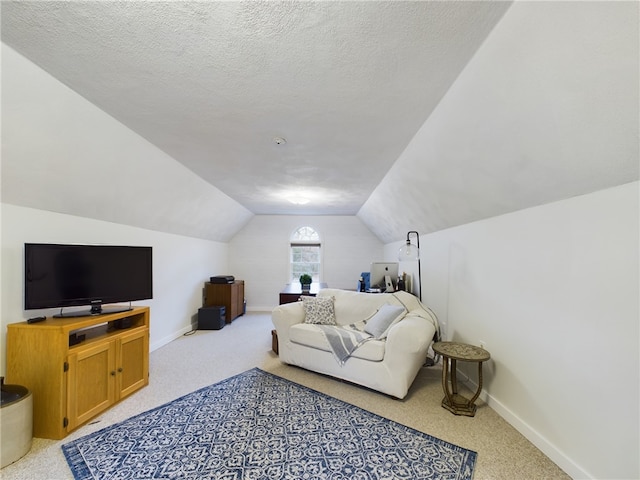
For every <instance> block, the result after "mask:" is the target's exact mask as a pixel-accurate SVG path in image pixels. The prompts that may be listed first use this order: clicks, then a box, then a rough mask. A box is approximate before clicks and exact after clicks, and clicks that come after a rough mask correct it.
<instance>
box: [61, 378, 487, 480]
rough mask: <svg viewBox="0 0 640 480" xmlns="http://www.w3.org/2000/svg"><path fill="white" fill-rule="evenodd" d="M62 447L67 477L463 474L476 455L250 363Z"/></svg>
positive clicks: (229, 479) (369, 479) (334, 479)
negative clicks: (248, 367) (235, 372)
mask: <svg viewBox="0 0 640 480" xmlns="http://www.w3.org/2000/svg"><path fill="white" fill-rule="evenodd" d="M62 449H63V451H64V454H65V456H66V458H67V462H68V463H69V466H70V467H71V471H72V472H73V476H74V477H75V478H76V480H88V479H96V480H107V479H114V480H115V479H117V480H129V479H176V480H178V479H180V480H183V479H194V480H195V479H198V480H200V479H220V480H249V479H252V480H253V479H255V480H257V479H265V480H266V479H283V480H285V479H289V480H294V479H313V480H317V479H327V480H378V479H380V480H381V479H385V480H395V479H406V480H420V479H430V480H431V479H446V480H467V479H471V478H472V477H473V468H474V466H475V462H476V455H477V454H476V452H473V451H470V450H466V449H464V448H461V447H458V446H456V445H453V444H451V443H447V442H444V441H442V440H439V439H437V438H435V437H432V436H429V435H427V434H424V433H421V432H419V431H417V430H414V429H412V428H409V427H406V426H403V425H400V424H398V423H396V422H393V421H391V420H388V419H386V418H383V417H380V416H378V415H375V414H373V413H371V412H368V411H366V410H363V409H361V408H359V407H356V406H354V405H351V404H348V403H345V402H343V401H342V400H338V399H336V398H333V397H330V396H328V395H325V394H323V393H320V392H317V391H315V390H311V389H310V388H307V387H304V386H302V385H299V384H297V383H293V382H291V381H289V380H285V379H283V378H281V377H277V376H275V375H272V374H270V373H266V372H264V371H262V370H259V369H257V368H256V369H253V370H249V371H247V372H244V373H242V374H240V375H236V376H235V377H231V378H228V379H227V380H224V381H222V382H220V383H216V384H214V385H211V386H209V387H205V388H202V389H200V390H198V391H196V392H193V393H190V394H189V395H185V396H184V397H181V398H179V399H177V400H174V401H172V402H170V403H167V404H165V405H162V406H160V407H157V408H155V409H153V410H150V411H148V412H145V413H141V414H140V415H136V416H135V417H132V418H130V419H128V420H125V421H124V422H121V423H118V424H115V425H112V426H110V427H107V428H104V429H102V430H100V431H98V432H95V433H92V434H90V435H87V436H85V437H82V438H79V439H77V440H74V441H73V442H70V443H67V444H65V445H63V446H62Z"/></svg>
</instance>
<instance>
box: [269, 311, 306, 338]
mask: <svg viewBox="0 0 640 480" xmlns="http://www.w3.org/2000/svg"><path fill="white" fill-rule="evenodd" d="M304 317H305V315H304V306H303V305H302V302H292V303H285V304H283V305H278V306H277V307H275V308H274V309H273V311H272V312H271V321H272V322H273V326H274V327H275V328H276V330H277V331H278V338H283V339H287V340H288V339H289V328H291V327H292V326H293V325H295V324H297V323H303V322H304Z"/></svg>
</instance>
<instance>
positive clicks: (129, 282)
mask: <svg viewBox="0 0 640 480" xmlns="http://www.w3.org/2000/svg"><path fill="white" fill-rule="evenodd" d="M24 259H25V275H24V279H25V282H24V307H25V309H26V310H33V309H39V308H63V307H73V306H82V305H90V306H91V311H90V312H84V314H99V313H103V312H102V305H104V304H109V303H117V302H132V301H136V300H147V299H151V298H153V275H152V248H151V247H137V246H136V247H134V246H119V245H61V244H50V243H25V246H24ZM111 311H114V310H113V309H112V310H111ZM60 316H67V315H64V314H62V313H61V314H60Z"/></svg>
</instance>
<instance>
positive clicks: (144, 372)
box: [6, 307, 149, 439]
mask: <svg viewBox="0 0 640 480" xmlns="http://www.w3.org/2000/svg"><path fill="white" fill-rule="evenodd" d="M118 323H124V325H120V326H121V327H123V328H116V325H117V324H118ZM74 334H75V335H76V337H80V336H81V335H84V336H85V337H84V340H82V341H80V342H79V343H77V344H75V345H70V343H72V341H70V340H71V339H72V338H73V335H74ZM6 383H8V384H16V385H23V386H25V387H27V388H28V389H29V390H30V391H31V394H32V395H33V435H34V436H35V437H39V438H52V439H61V438H64V437H65V436H66V435H67V434H69V433H70V432H71V431H73V430H75V429H76V428H78V427H79V426H81V425H82V424H84V423H86V422H87V421H89V420H90V419H92V418H93V417H95V416H96V415H98V414H100V413H102V412H103V411H104V410H106V409H108V408H109V407H111V406H112V405H114V404H115V403H117V402H118V401H120V400H122V399H123V398H125V397H127V396H128V395H130V394H132V393H133V392H135V391H136V390H139V389H140V388H142V387H144V386H146V385H148V384H149V307H135V308H133V309H132V310H128V311H126V312H119V313H109V314H104V315H95V316H87V317H76V318H47V319H46V320H45V321H42V322H38V323H31V324H30V323H27V322H19V323H12V324H9V325H7V373H6Z"/></svg>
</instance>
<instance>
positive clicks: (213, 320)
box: [198, 306, 226, 330]
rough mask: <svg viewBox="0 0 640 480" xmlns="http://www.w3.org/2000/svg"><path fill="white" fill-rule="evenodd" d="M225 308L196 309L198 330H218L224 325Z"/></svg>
mask: <svg viewBox="0 0 640 480" xmlns="http://www.w3.org/2000/svg"><path fill="white" fill-rule="evenodd" d="M225 318H226V309H225V307H220V306H214V307H202V308H199V309H198V330H220V329H221V328H222V327H224V325H225V323H226V322H225Z"/></svg>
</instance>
